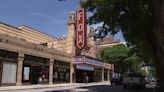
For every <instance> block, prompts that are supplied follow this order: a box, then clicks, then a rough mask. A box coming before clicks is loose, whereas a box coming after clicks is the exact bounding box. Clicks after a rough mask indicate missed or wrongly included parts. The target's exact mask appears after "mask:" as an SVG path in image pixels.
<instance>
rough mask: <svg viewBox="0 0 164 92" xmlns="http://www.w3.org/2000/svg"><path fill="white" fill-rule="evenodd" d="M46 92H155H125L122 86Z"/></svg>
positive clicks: (148, 91) (144, 91)
mask: <svg viewBox="0 0 164 92" xmlns="http://www.w3.org/2000/svg"><path fill="white" fill-rule="evenodd" d="M45 92H153V88H145V89H138V88H134V89H127V90H124V89H123V87H122V85H97V86H89V87H76V88H74V89H70V90H54V91H45Z"/></svg>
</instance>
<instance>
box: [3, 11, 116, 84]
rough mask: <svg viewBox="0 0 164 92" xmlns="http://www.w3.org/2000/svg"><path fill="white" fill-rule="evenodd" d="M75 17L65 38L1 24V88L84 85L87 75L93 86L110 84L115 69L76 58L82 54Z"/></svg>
mask: <svg viewBox="0 0 164 92" xmlns="http://www.w3.org/2000/svg"><path fill="white" fill-rule="evenodd" d="M75 16H76V15H75V13H71V14H70V16H69V18H68V34H67V37H66V38H65V37H62V38H56V37H53V36H50V35H48V34H45V33H42V32H39V31H37V30H35V29H33V28H30V27H27V26H20V27H13V26H11V25H8V24H5V23H0V85H24V84H38V83H41V84H53V83H59V82H70V83H74V82H84V78H85V76H86V75H88V76H89V77H90V82H93V81H105V80H106V81H109V80H110V73H111V71H113V70H112V69H113V68H112V67H113V65H111V64H107V63H104V62H101V61H99V60H96V59H94V58H91V57H87V56H78V57H75V56H76V54H77V53H79V51H78V49H77V48H76V46H75V32H76V20H75ZM92 76H98V77H94V78H93V79H92V78H91V77H92ZM77 77H80V80H77Z"/></svg>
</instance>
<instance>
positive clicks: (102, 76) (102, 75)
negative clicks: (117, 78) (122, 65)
mask: <svg viewBox="0 0 164 92" xmlns="http://www.w3.org/2000/svg"><path fill="white" fill-rule="evenodd" d="M101 78H102V79H101V81H104V68H102V74H101Z"/></svg>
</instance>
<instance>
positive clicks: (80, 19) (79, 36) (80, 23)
mask: <svg viewBox="0 0 164 92" xmlns="http://www.w3.org/2000/svg"><path fill="white" fill-rule="evenodd" d="M76 19H77V27H76V28H77V30H76V46H77V47H78V48H79V49H82V48H83V47H84V46H85V45H86V31H87V28H86V27H87V26H86V12H85V10H84V9H82V8H80V9H79V10H78V11H77V18H76Z"/></svg>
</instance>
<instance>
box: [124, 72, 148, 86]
mask: <svg viewBox="0 0 164 92" xmlns="http://www.w3.org/2000/svg"><path fill="white" fill-rule="evenodd" d="M122 84H123V87H124V89H127V88H129V87H137V88H145V78H144V77H143V76H141V75H140V74H136V73H126V74H125V75H124V77H123V82H122Z"/></svg>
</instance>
